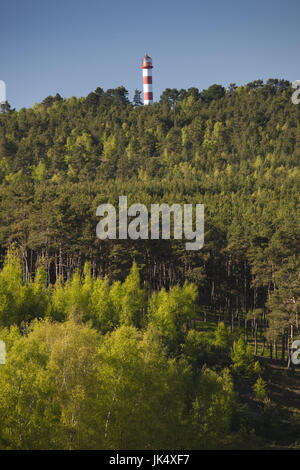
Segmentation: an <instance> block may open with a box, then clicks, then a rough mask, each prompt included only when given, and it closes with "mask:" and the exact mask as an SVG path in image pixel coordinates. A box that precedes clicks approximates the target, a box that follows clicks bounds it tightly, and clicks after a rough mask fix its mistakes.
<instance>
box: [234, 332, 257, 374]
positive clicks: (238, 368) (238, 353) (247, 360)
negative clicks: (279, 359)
mask: <svg viewBox="0 0 300 470" xmlns="http://www.w3.org/2000/svg"><path fill="white" fill-rule="evenodd" d="M231 360H232V366H231V370H232V372H233V373H234V374H235V375H237V376H242V377H245V378H249V379H253V378H255V377H257V376H258V375H259V373H260V365H259V362H258V361H255V359H254V357H253V353H252V351H251V347H250V346H249V345H246V344H245V341H244V340H243V338H239V339H238V340H236V341H234V343H233V348H232V353H231Z"/></svg>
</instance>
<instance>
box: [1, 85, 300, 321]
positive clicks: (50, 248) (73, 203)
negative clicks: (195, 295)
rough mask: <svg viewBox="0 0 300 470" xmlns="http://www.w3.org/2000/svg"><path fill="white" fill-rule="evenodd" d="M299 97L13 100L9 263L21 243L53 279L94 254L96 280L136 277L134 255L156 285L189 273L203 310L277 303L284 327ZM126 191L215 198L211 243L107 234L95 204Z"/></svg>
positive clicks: (295, 202) (9, 114)
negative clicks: (18, 105) (27, 103)
mask: <svg viewBox="0 0 300 470" xmlns="http://www.w3.org/2000/svg"><path fill="white" fill-rule="evenodd" d="M291 94H292V88H291V84H290V83H289V82H287V81H285V80H276V79H271V80H268V82H267V83H263V82H262V81H261V80H257V81H254V82H252V83H249V84H247V85H246V86H239V87H236V86H235V85H234V84H232V85H230V87H229V89H228V90H225V89H224V88H223V87H221V86H220V85H212V86H211V87H210V88H208V89H207V90H204V91H202V92H199V90H198V89H197V88H191V89H189V90H176V89H166V90H165V91H164V93H163V94H162V96H161V98H160V101H159V102H157V103H155V104H154V105H153V106H151V107H149V106H148V107H143V106H140V100H139V93H138V92H136V94H135V100H134V103H131V102H129V100H128V98H127V95H128V93H127V91H126V89H125V88H124V87H119V88H116V89H110V90H107V91H105V92H104V91H103V90H102V89H101V88H97V89H96V90H95V92H93V93H90V94H89V95H88V96H87V97H86V98H84V97H81V98H75V97H72V98H70V99H63V98H61V97H60V95H58V94H57V95H56V96H54V97H48V98H46V99H45V100H44V101H43V102H42V103H40V104H35V105H34V106H33V107H32V108H30V109H21V110H19V111H15V110H11V109H10V108H9V106H8V105H2V113H1V115H0V180H1V186H0V195H1V203H0V204H1V205H0V244H1V253H2V258H3V256H4V254H5V252H6V250H7V247H8V246H9V245H10V244H11V243H12V242H14V243H15V245H16V246H17V247H18V248H19V250H20V252H21V255H22V259H23V266H24V273H25V277H26V279H27V280H29V279H30V278H31V275H32V274H34V272H35V269H36V266H37V264H38V263H37V262H38V261H39V260H40V259H42V260H43V263H44V265H45V266H46V268H47V270H48V276H49V282H51V283H54V282H55V280H56V278H57V277H58V276H59V275H62V276H64V277H65V278H70V276H71V275H72V274H73V272H74V270H75V269H76V268H77V267H79V268H80V269H81V268H82V267H83V264H84V262H85V261H86V260H88V261H90V263H91V266H92V273H93V274H94V275H100V276H105V275H108V276H109V277H110V279H111V280H117V279H124V278H125V276H126V275H127V274H128V270H129V268H130V266H131V264H132V261H133V260H135V261H136V262H137V263H138V264H139V265H140V266H142V271H141V275H142V278H143V279H144V280H145V281H148V286H149V289H160V288H161V287H162V286H165V287H167V288H169V287H170V286H171V285H173V284H175V283H178V282H179V283H181V282H182V281H183V280H185V279H187V280H190V281H193V282H195V283H196V285H197V286H198V288H199V303H200V305H202V306H203V308H204V307H205V308H206V307H207V308H208V309H211V310H213V311H222V312H224V311H226V312H229V314H230V315H231V314H232V315H233V314H235V313H236V312H248V311H249V310H254V309H258V308H263V307H265V305H266V302H267V301H269V302H271V300H270V299H273V301H274V302H275V301H276V309H277V310H276V311H278V309H279V312H280V315H281V316H280V319H282V318H284V321H285V322H287V323H285V325H287V324H289V322H290V321H291V322H294V319H293V320H291V317H290V315H294V314H295V311H296V310H297V308H298V307H297V305H298V294H299V283H298V279H299V275H300V268H299V246H300V220H299V197H300V196H299V188H300V168H299V161H300V123H299V118H300V106H296V105H294V104H292V102H291ZM119 195H127V196H128V203H129V205H130V204H132V203H133V202H140V203H144V204H146V205H147V206H148V207H149V205H150V204H151V203H154V202H156V203H162V202H168V203H170V204H171V203H173V202H178V203H192V204H195V203H204V204H205V243H204V248H203V249H202V250H200V251H198V252H195V251H194V252H190V251H185V247H184V243H183V242H181V241H176V242H174V241H147V242H146V241H141V240H137V241H135V242H134V241H132V240H128V241H122V242H121V241H105V242H104V241H102V242H101V241H100V240H98V239H97V238H96V233H95V228H96V224H97V222H98V220H99V219H98V218H97V217H96V208H97V206H98V205H99V204H100V203H103V202H111V203H113V204H114V205H115V206H116V207H117V206H118V197H119ZM272 294H274V295H272ZM288 299H293V301H291V302H290V303H289V301H288ZM295 305H296V307H295ZM295 308H296V310H295ZM276 318H277V319H278V318H279V317H278V315H277V317H276ZM293 318H294V317H293ZM276 321H277V320H276ZM280 321H281V320H280ZM297 321H298V320H297ZM275 323H276V322H275ZM275 323H274V325H275ZM275 326H276V325H275ZM276 328H277V327H276ZM278 328H279V327H278ZM280 328H282V325H281V324H280Z"/></svg>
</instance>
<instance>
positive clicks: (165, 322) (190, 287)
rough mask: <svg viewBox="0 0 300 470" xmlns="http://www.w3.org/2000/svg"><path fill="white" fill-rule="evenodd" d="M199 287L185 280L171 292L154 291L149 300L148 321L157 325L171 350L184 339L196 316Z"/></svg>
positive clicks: (163, 290)
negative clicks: (182, 284) (181, 285)
mask: <svg viewBox="0 0 300 470" xmlns="http://www.w3.org/2000/svg"><path fill="white" fill-rule="evenodd" d="M196 298H197V288H196V286H195V284H189V283H188V282H185V284H184V286H183V287H182V288H181V287H179V286H174V287H172V288H171V290H170V291H169V292H166V291H165V289H162V290H161V291H160V292H159V293H158V294H156V293H154V294H153V295H152V298H151V300H150V302H149V309H148V321H149V323H150V324H153V325H155V326H156V328H157V329H158V331H159V332H160V334H161V335H162V337H163V338H164V340H165V342H166V344H167V345H168V346H169V348H170V350H173V351H175V350H176V349H177V348H178V346H179V345H180V343H181V342H183V341H184V338H185V337H186V335H187V333H188V330H189V329H190V328H191V324H192V321H193V320H194V319H195V316H196Z"/></svg>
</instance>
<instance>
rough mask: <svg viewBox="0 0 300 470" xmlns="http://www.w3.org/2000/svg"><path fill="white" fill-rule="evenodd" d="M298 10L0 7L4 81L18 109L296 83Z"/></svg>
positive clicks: (163, 4) (74, 2) (266, 3)
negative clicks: (145, 71) (124, 94)
mask: <svg viewBox="0 0 300 470" xmlns="http://www.w3.org/2000/svg"><path fill="white" fill-rule="evenodd" d="M299 13H300V1H299V0H280V1H278V0H272V1H271V0H251V1H250V0H248V1H246V0H222V1H220V0H210V1H202V0H184V1H183V0H181V1H177V0H172V1H171V0H159V1H158V0H152V1H145V0H143V1H141V0H139V1H136V0H124V1H120V0H107V1H102V0H98V1H96V0H84V1H81V0H59V1H58V0H1V2H0V17H1V26H0V44H1V47H0V61H1V67H0V79H1V80H4V81H5V82H6V86H7V99H8V101H9V102H10V104H11V105H12V106H13V107H16V108H17V109H19V108H21V107H23V106H26V107H29V106H32V105H33V104H34V103H35V102H40V101H41V100H43V99H44V98H45V97H46V96H48V95H54V94H56V93H57V92H58V93H60V94H61V95H62V96H64V97H70V96H72V95H75V96H86V95H87V94H88V93H89V92H90V91H93V90H94V89H95V88H96V87H97V86H101V87H102V88H104V89H107V88H114V87H117V86H119V85H124V86H125V87H126V88H127V89H128V91H129V92H130V97H131V98H132V96H133V93H134V90H135V89H136V88H138V89H140V90H141V89H142V74H141V69H140V65H141V58H142V56H143V55H144V53H145V52H148V53H149V54H150V55H151V56H152V58H153V65H154V69H153V91H154V100H157V99H159V96H160V94H161V93H162V91H163V90H164V89H165V88H167V87H169V88H188V87H191V86H196V87H198V88H199V89H204V88H207V87H208V86H210V85H212V84H213V83H220V84H222V85H224V86H228V85H229V83H231V82H235V83H237V84H245V83H248V82H250V81H252V80H256V79H259V78H262V79H264V80H266V79H268V78H285V79H288V80H290V81H293V80H295V79H300V70H299V68H300V61H299V30H300V28H299Z"/></svg>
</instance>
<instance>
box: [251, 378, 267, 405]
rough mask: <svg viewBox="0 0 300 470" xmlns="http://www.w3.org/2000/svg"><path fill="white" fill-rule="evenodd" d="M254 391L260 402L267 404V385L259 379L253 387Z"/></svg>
mask: <svg viewBox="0 0 300 470" xmlns="http://www.w3.org/2000/svg"><path fill="white" fill-rule="evenodd" d="M253 391H254V395H255V398H256V399H257V400H259V401H263V402H266V401H267V399H268V394H267V383H266V382H265V381H264V380H263V379H262V378H261V377H258V379H257V381H256V382H255V384H254V386H253Z"/></svg>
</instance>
